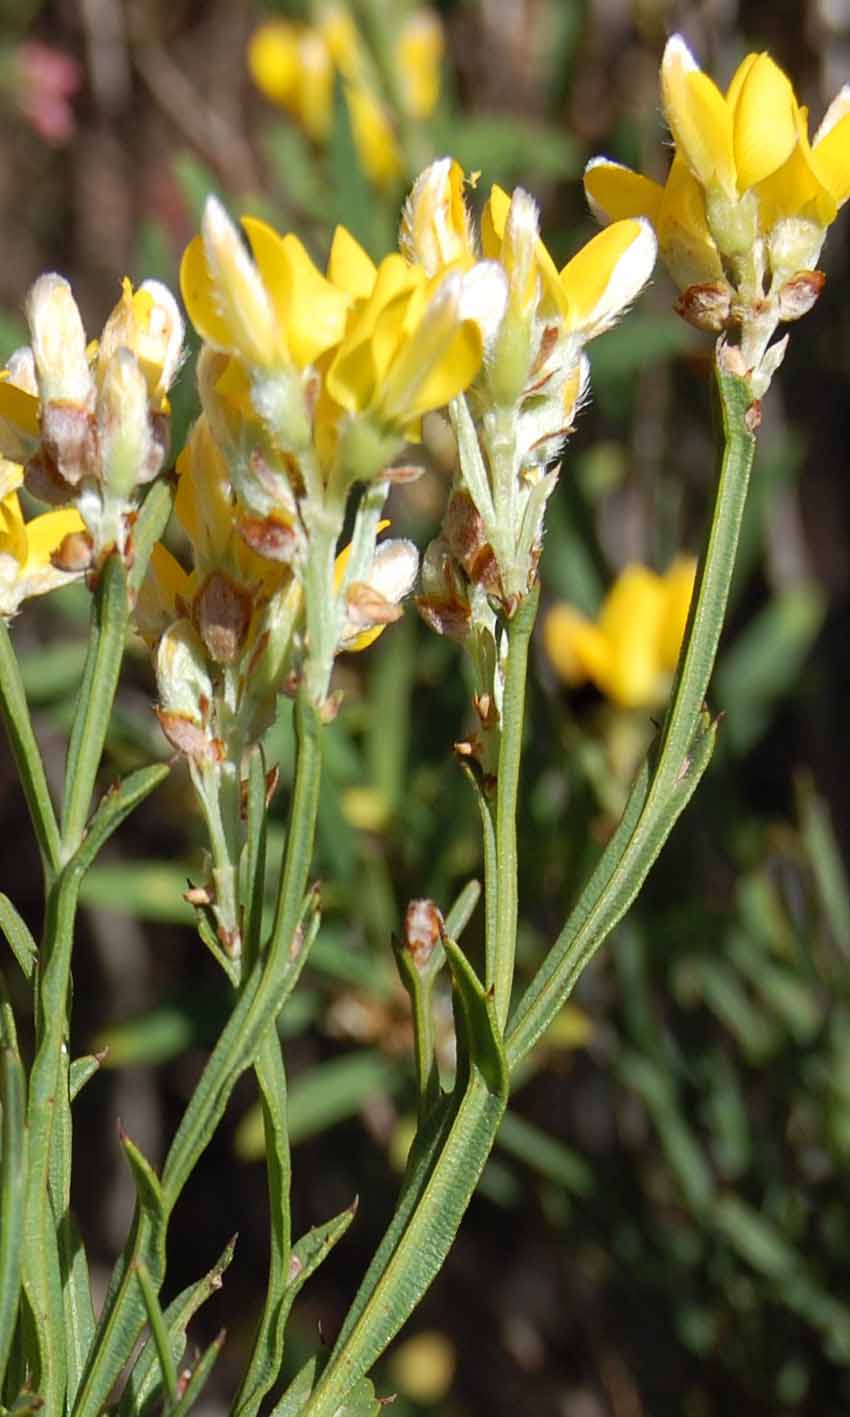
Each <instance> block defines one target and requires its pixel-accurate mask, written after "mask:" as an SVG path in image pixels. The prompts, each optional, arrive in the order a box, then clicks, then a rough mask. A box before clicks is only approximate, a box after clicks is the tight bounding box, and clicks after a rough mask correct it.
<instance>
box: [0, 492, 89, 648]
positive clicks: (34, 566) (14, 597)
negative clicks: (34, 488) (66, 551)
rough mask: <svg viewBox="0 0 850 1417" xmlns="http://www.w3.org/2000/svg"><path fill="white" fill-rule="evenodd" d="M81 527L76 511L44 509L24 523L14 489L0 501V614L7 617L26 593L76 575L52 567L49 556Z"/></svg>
mask: <svg viewBox="0 0 850 1417" xmlns="http://www.w3.org/2000/svg"><path fill="white" fill-rule="evenodd" d="M84 530H85V527H84V525H83V520H82V518H81V516H80V515H79V513H78V512H76V511H73V510H60V511H55V512H44V513H43V514H42V515H41V516H37V517H33V518H32V519H31V520H30V521H28V522H25V521H24V516H23V512H22V511H21V504H20V501H19V499H18V494H17V492H10V493H9V494H8V495H7V496H6V497H5V498H4V499H3V501H2V502H0V617H2V618H3V619H4V620H8V619H11V617H12V616H13V615H15V614H17V612H18V610H19V608H20V606H21V604H22V602H23V601H24V600H28V599H29V598H30V596H33V595H44V594H46V592H47V591H51V590H56V589H57V588H58V587H59V586H62V585H67V584H68V583H69V582H70V581H72V580H76V579H77V578H78V575H79V573H78V572H73V571H67V570H61V569H59V568H58V567H57V566H54V564H53V560H52V558H53V557H54V555H55V554H56V553H57V552H58V551H59V549H60V547H61V546H62V543H63V542H64V541H65V538H66V537H67V536H70V535H73V534H74V533H76V532H83V531H84Z"/></svg>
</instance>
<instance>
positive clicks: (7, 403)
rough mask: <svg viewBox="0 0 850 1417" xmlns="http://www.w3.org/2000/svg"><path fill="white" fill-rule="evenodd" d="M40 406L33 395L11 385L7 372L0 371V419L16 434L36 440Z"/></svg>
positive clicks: (38, 433)
mask: <svg viewBox="0 0 850 1417" xmlns="http://www.w3.org/2000/svg"><path fill="white" fill-rule="evenodd" d="M39 410H40V404H39V401H38V399H37V398H36V397H35V396H34V395H33V394H28V393H27V391H26V389H21V388H19V387H18V385H17V384H13V383H12V382H11V381H10V379H9V376H8V373H7V371H6V370H5V369H4V370H0V419H3V420H5V422H7V423H10V424H11V425H12V427H13V429H14V430H15V431H16V432H20V433H22V434H24V436H25V437H27V438H33V439H35V440H37V439H38V438H39V436H40V427H39Z"/></svg>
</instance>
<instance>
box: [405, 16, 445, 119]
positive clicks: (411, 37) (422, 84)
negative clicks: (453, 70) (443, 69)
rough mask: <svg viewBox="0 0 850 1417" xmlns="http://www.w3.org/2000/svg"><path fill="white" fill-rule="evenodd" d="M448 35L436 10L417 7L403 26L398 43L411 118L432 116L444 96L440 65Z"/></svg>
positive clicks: (406, 110)
mask: <svg viewBox="0 0 850 1417" xmlns="http://www.w3.org/2000/svg"><path fill="white" fill-rule="evenodd" d="M444 49H445V36H444V34H443V26H442V24H441V23H440V18H439V16H438V15H437V14H435V12H434V11H433V10H414V12H413V14H412V15H408V17H407V19H406V20H405V21H404V24H403V25H402V27H401V31H400V32H399V36H398V39H397V40H396V46H395V59H396V72H397V75H398V83H399V87H400V91H401V101H402V104H403V105H404V111H405V113H407V115H408V117H410V118H413V119H414V120H416V121H419V122H422V121H423V120H424V119H426V118H430V116H431V114H432V113H433V112H434V109H435V108H436V107H437V103H438V102H439V98H440V66H441V64H442V62H443V51H444Z"/></svg>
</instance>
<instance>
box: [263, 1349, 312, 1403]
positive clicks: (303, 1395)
mask: <svg viewBox="0 0 850 1417" xmlns="http://www.w3.org/2000/svg"><path fill="white" fill-rule="evenodd" d="M318 1361H319V1360H318V1357H317V1355H316V1354H314V1355H313V1357H312V1358H308V1359H307V1362H306V1363H305V1364H304V1367H303V1368H300V1369H299V1370H298V1372H297V1373H296V1375H295V1377H294V1378H293V1379H292V1382H291V1383H290V1384H289V1387H288V1388H287V1389H286V1392H285V1393H284V1394H283V1397H282V1398H281V1399H280V1402H279V1403H278V1404H277V1406H276V1407H275V1408H274V1409H273V1411H272V1417H299V1414H300V1413H301V1412H303V1411H304V1408H305V1407H306V1405H307V1400H308V1398H309V1396H310V1393H311V1392H312V1391H313V1385H314V1383H315V1381H316V1368H317V1366H318Z"/></svg>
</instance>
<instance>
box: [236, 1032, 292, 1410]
mask: <svg viewBox="0 0 850 1417" xmlns="http://www.w3.org/2000/svg"><path fill="white" fill-rule="evenodd" d="M254 1070H255V1072H256V1075H257V1082H258V1084H259V1088H260V1099H261V1107H262V1119H263V1139H264V1154H265V1160H266V1174H267V1186H268V1196H269V1269H268V1276H267V1278H266V1297H265V1301H264V1304H263V1311H262V1314H261V1315H260V1321H259V1324H258V1326H257V1332H256V1335H255V1338H254V1345H253V1348H252V1350H251V1359H250V1362H249V1364H248V1367H247V1370H246V1372H245V1375H244V1377H243V1379H242V1382H241V1384H240V1386H239V1391H238V1393H237V1395H236V1400H235V1403H234V1412H235V1413H237V1414H239V1417H254V1414H255V1413H256V1411H257V1409H258V1408H259V1405H260V1403H261V1402H262V1400H263V1398H264V1397H265V1395H266V1393H267V1392H268V1391H269V1389H270V1388H271V1386H272V1384H273V1383H274V1382H275V1381H276V1380H277V1377H278V1374H279V1373H280V1369H281V1365H282V1363H283V1340H284V1329H285V1326H286V1315H285V1313H283V1298H284V1291H285V1289H286V1283H287V1276H288V1273H289V1251H290V1245H291V1241H292V1222H291V1215H290V1206H289V1189H290V1182H291V1176H292V1167H291V1162H290V1155H289V1133H288V1130H287V1117H286V1070H285V1068H284V1066H283V1057H282V1055H281V1051H280V1039H279V1038H278V1036H277V1029H276V1028H274V1027H272V1028H270V1029H267V1030H266V1033H265V1035H264V1037H263V1039H262V1042H261V1043H260V1049H259V1052H258V1055H257V1061H256V1063H255V1064H254Z"/></svg>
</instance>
